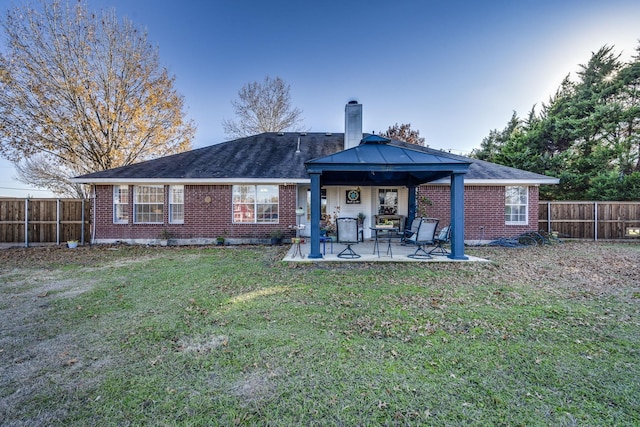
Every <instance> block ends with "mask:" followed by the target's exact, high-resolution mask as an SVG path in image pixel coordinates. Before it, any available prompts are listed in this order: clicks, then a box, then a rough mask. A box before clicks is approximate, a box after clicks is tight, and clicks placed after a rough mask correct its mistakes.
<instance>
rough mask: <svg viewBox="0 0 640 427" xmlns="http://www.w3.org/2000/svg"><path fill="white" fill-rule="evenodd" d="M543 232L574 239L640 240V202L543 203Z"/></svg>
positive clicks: (541, 206)
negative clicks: (553, 232) (556, 233)
mask: <svg viewBox="0 0 640 427" xmlns="http://www.w3.org/2000/svg"><path fill="white" fill-rule="evenodd" d="M538 218H539V219H538V223H539V229H540V230H545V231H548V232H552V231H557V232H558V235H559V236H560V237H569V238H574V239H591V240H598V239H606V240H626V239H634V238H640V202H575V201H572V202H561V201H552V202H547V201H541V202H540V208H539V214H538Z"/></svg>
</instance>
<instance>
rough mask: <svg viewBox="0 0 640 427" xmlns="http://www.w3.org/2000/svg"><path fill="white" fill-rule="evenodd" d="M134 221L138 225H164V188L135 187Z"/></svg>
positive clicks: (155, 186) (160, 186) (158, 186)
mask: <svg viewBox="0 0 640 427" xmlns="http://www.w3.org/2000/svg"><path fill="white" fill-rule="evenodd" d="M133 220H134V222H135V223H137V224H163V223H164V186H162V185H136V186H135V187H133Z"/></svg>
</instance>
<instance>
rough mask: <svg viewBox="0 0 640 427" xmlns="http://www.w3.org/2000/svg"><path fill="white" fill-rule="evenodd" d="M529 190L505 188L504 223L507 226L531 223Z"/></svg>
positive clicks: (524, 188) (526, 188) (525, 188)
mask: <svg viewBox="0 0 640 427" xmlns="http://www.w3.org/2000/svg"><path fill="white" fill-rule="evenodd" d="M528 208H529V188H528V187H520V186H519V187H505V198H504V222H505V224H506V225H527V224H528V223H529V215H528V213H529V209H528Z"/></svg>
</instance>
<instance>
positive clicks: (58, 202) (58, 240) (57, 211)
mask: <svg viewBox="0 0 640 427" xmlns="http://www.w3.org/2000/svg"><path fill="white" fill-rule="evenodd" d="M59 244H60V199H56V245H59Z"/></svg>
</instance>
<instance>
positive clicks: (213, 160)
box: [75, 132, 549, 182]
mask: <svg viewBox="0 0 640 427" xmlns="http://www.w3.org/2000/svg"><path fill="white" fill-rule="evenodd" d="M298 141H299V144H298ZM343 144H344V134H343V133H335V134H326V133H318V132H313V133H312V132H309V133H296V132H285V133H273V132H270V133H262V134H259V135H254V136H249V137H246V138H240V139H236V140H233V141H228V142H224V143H221V144H216V145H210V146H208V147H203V148H199V149H195V150H191V151H186V152H184V153H180V154H175V155H172V156H166V157H162V158H159V159H154V160H149V161H146V162H141V163H136V164H133V165H130V166H123V167H120V168H115V169H109V170H106V171H101V172H94V173H90V174H87V175H82V176H80V177H77V178H76V179H75V181H78V182H100V181H102V180H109V181H113V180H122V181H126V180H143V179H153V180H161V179H167V180H174V179H184V180H187V181H188V180H190V179H191V180H216V179H233V178H256V179H291V180H300V179H302V180H304V179H309V175H308V174H307V172H306V169H305V165H304V163H305V161H307V160H311V159H317V158H320V157H324V156H328V155H331V154H334V153H336V152H338V151H341V150H342V149H343ZM391 144H393V145H397V146H401V147H407V148H410V149H413V150H420V151H424V152H425V153H428V154H432V155H436V156H441V157H449V158H451V159H453V160H458V161H465V162H469V161H470V162H471V166H470V168H469V172H468V173H467V174H466V175H465V179H480V180H485V179H501V180H540V179H542V178H547V179H549V177H545V176H544V175H539V174H535V173H531V172H526V171H522V170H519V169H514V168H509V167H506V166H500V165H496V164H494V163H489V162H484V161H481V160H475V159H470V158H468V157H463V156H457V155H454V154H450V153H447V152H444V151H440V150H434V149H431V148H427V147H421V146H417V145H413V144H408V143H405V142H401V141H392V142H391ZM298 150H299V151H298Z"/></svg>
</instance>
